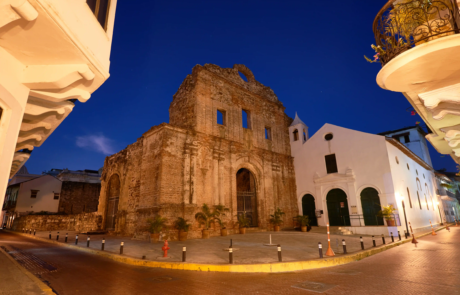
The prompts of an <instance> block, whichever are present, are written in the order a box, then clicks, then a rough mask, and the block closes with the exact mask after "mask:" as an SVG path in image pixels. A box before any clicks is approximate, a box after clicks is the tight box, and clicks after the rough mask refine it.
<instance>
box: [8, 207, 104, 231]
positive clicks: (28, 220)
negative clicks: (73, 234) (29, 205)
mask: <svg viewBox="0 0 460 295" xmlns="http://www.w3.org/2000/svg"><path fill="white" fill-rule="evenodd" d="M23 228H26V229H32V230H37V231H41V230H46V231H48V230H69V231H78V232H87V231H92V230H98V229H101V228H102V216H100V215H98V214H97V213H96V212H94V213H82V214H74V215H26V216H21V217H18V218H15V219H14V222H13V230H15V231H22V229H23Z"/></svg>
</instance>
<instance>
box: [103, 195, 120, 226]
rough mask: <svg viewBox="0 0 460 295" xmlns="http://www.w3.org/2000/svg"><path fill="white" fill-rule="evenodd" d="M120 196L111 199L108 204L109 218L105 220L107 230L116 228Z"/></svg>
mask: <svg viewBox="0 0 460 295" xmlns="http://www.w3.org/2000/svg"><path fill="white" fill-rule="evenodd" d="M118 200H119V199H118V198H111V199H109V203H108V204H107V218H106V221H105V229H106V230H115V218H116V216H117V212H118Z"/></svg>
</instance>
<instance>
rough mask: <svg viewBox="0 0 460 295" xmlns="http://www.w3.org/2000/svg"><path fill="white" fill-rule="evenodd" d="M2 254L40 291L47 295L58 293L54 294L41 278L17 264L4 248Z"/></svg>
mask: <svg viewBox="0 0 460 295" xmlns="http://www.w3.org/2000/svg"><path fill="white" fill-rule="evenodd" d="M0 252H1V253H3V254H5V256H6V257H8V259H9V260H11V262H13V264H14V265H16V266H17V267H18V268H19V270H20V271H21V272H23V273H24V274H25V275H26V276H28V277H29V278H30V279H31V280H32V281H33V282H34V283H35V284H37V285H38V287H39V288H40V290H42V291H43V292H44V293H45V294H49V295H56V293H54V292H53V289H51V288H50V287H49V286H48V285H47V284H45V283H43V282H42V281H41V280H40V279H39V278H37V277H36V276H34V275H33V274H32V273H31V272H29V271H28V270H27V269H25V268H24V267H23V266H22V265H21V264H19V262H17V261H16V260H15V259H14V258H13V257H11V256H10V255H9V254H8V253H6V252H5V251H4V250H3V249H2V248H0Z"/></svg>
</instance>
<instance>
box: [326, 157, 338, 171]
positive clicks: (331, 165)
mask: <svg viewBox="0 0 460 295" xmlns="http://www.w3.org/2000/svg"><path fill="white" fill-rule="evenodd" d="M325 158H326V170H327V173H328V174H329V173H337V172H338V170H337V160H336V159H335V154H332V155H327V156H325Z"/></svg>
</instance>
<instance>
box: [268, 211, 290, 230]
mask: <svg viewBox="0 0 460 295" xmlns="http://www.w3.org/2000/svg"><path fill="white" fill-rule="evenodd" d="M283 215H286V214H285V213H284V212H283V210H281V209H280V208H277V209H276V210H275V213H274V214H272V215H270V223H272V224H273V225H277V226H280V225H281V224H283V223H284V221H283V219H282V217H283Z"/></svg>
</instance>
